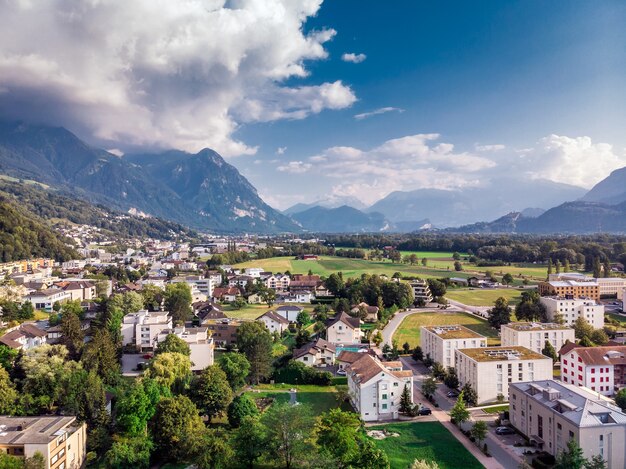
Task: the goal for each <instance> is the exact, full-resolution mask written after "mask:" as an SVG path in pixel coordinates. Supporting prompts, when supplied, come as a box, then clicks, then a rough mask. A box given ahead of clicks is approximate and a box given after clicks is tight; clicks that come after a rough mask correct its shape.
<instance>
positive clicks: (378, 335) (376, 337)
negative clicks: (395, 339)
mask: <svg viewBox="0 0 626 469" xmlns="http://www.w3.org/2000/svg"><path fill="white" fill-rule="evenodd" d="M372 342H374V345H376V347H380V344H382V342H383V335H382V333H381V332H380V331H376V334H374V337H372Z"/></svg>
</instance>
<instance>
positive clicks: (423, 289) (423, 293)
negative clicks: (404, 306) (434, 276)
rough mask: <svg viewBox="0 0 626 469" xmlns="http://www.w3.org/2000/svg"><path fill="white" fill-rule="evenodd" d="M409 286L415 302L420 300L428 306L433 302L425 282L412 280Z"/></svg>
mask: <svg viewBox="0 0 626 469" xmlns="http://www.w3.org/2000/svg"><path fill="white" fill-rule="evenodd" d="M409 285H410V287H411V289H412V290H413V296H414V298H415V302H417V301H419V300H422V301H423V302H424V303H426V304H428V303H430V302H431V301H433V295H432V293H431V292H430V287H429V286H428V282H426V280H413V281H412V282H411V283H409Z"/></svg>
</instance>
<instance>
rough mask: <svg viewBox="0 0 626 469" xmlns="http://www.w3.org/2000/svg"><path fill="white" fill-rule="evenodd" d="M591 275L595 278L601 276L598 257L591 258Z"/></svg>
mask: <svg viewBox="0 0 626 469" xmlns="http://www.w3.org/2000/svg"><path fill="white" fill-rule="evenodd" d="M593 276H594V277H595V278H600V277H602V267H601V265H600V258H599V257H594V258H593Z"/></svg>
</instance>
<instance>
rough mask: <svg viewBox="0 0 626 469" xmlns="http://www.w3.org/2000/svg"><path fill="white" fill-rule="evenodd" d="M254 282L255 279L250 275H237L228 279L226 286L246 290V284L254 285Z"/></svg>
mask: <svg viewBox="0 0 626 469" xmlns="http://www.w3.org/2000/svg"><path fill="white" fill-rule="evenodd" d="M255 281H256V279H255V278H254V277H252V276H251V275H237V276H235V277H231V278H229V279H228V286H229V287H241V288H246V285H248V283H250V284H254V282H255Z"/></svg>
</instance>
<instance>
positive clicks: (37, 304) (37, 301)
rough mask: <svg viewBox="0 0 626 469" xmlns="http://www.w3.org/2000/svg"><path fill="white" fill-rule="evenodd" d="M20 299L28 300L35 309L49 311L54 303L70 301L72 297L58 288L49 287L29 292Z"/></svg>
mask: <svg viewBox="0 0 626 469" xmlns="http://www.w3.org/2000/svg"><path fill="white" fill-rule="evenodd" d="M22 299H23V300H24V301H30V302H31V303H32V304H33V307H34V308H35V309H40V310H42V311H46V312H48V313H51V312H52V308H53V306H54V304H55V303H57V302H58V303H63V302H65V301H70V300H71V299H72V295H70V294H69V293H68V292H66V291H63V290H61V289H59V288H49V289H46V290H39V291H35V292H32V293H29V294H28V295H26V296H24V297H23V298H22Z"/></svg>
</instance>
